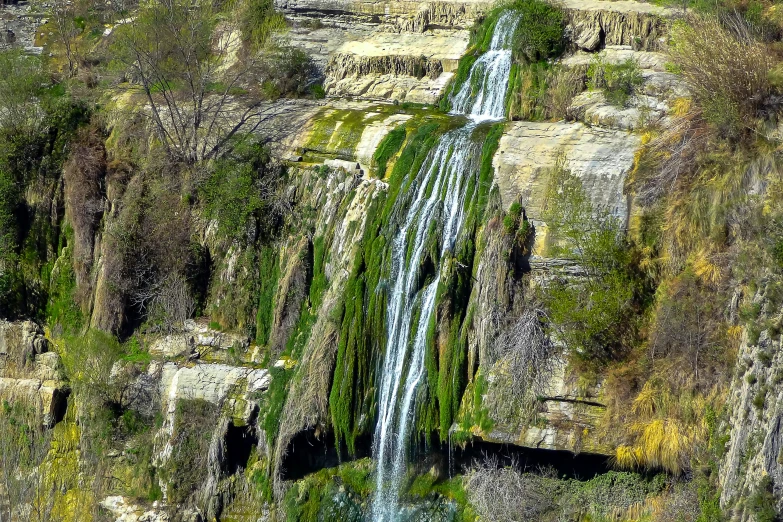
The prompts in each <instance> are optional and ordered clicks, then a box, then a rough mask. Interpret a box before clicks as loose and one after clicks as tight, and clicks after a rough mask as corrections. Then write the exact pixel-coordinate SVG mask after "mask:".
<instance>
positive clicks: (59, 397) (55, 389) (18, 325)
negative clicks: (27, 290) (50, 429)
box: [0, 320, 70, 426]
mask: <svg viewBox="0 0 783 522" xmlns="http://www.w3.org/2000/svg"><path fill="white" fill-rule="evenodd" d="M69 391H70V390H69V387H68V383H67V381H66V378H65V373H64V371H63V367H62V362H61V361H60V357H59V356H58V355H57V354H56V353H54V352H50V351H49V341H48V339H46V337H45V336H44V333H43V330H42V329H41V327H39V326H38V325H37V324H35V323H34V322H32V321H18V322H8V321H1V320H0V401H2V400H6V401H8V402H10V403H14V402H21V403H23V404H26V405H27V406H29V407H32V408H34V410H35V412H36V413H37V414H39V415H40V416H41V420H42V422H43V424H45V425H47V426H51V425H53V424H54V423H55V422H57V421H58V420H59V419H60V418H62V416H63V415H64V414H65V407H66V401H67V398H68V394H69Z"/></svg>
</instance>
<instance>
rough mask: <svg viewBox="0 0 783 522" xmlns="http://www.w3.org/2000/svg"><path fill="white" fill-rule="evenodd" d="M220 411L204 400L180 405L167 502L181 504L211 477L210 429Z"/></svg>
mask: <svg viewBox="0 0 783 522" xmlns="http://www.w3.org/2000/svg"><path fill="white" fill-rule="evenodd" d="M218 413H219V409H218V407H217V406H215V405H213V404H211V403H209V402H207V401H205V400H202V399H194V400H179V401H177V411H176V418H175V421H174V433H173V439H174V440H173V441H172V442H171V444H172V447H173V451H172V453H171V460H170V461H169V463H168V464H167V468H168V469H167V470H166V471H167V474H168V477H169V480H168V489H167V490H166V491H167V494H168V498H169V499H171V500H173V501H174V502H178V503H181V502H183V501H185V499H187V498H188V496H190V494H191V493H192V492H193V491H195V490H196V488H197V487H198V486H199V485H200V484H201V483H202V482H203V480H204V478H206V475H207V473H208V470H207V463H208V458H209V444H210V440H211V439H212V430H211V429H210V428H211V427H214V426H215V422H216V420H217V416H218Z"/></svg>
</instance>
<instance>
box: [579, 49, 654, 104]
mask: <svg viewBox="0 0 783 522" xmlns="http://www.w3.org/2000/svg"><path fill="white" fill-rule="evenodd" d="M587 77H588V78H589V80H588V83H587V85H588V87H589V88H590V89H603V92H604V97H605V98H606V100H607V101H608V102H609V103H611V104H612V105H616V106H618V107H622V106H624V105H625V104H626V103H627V102H628V98H629V97H630V96H631V95H632V94H633V92H634V89H636V88H637V87H638V86H640V85H641V84H642V81H643V80H642V73H641V70H640V69H639V64H638V63H637V62H636V61H635V60H634V59H633V58H628V59H627V60H625V61H623V62H620V63H610V62H607V61H606V60H604V58H603V57H602V56H601V55H600V54H597V55H595V56H594V57H593V59H592V60H591V62H590V67H589V68H588V69H587Z"/></svg>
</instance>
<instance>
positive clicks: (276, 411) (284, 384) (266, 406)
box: [259, 366, 293, 447]
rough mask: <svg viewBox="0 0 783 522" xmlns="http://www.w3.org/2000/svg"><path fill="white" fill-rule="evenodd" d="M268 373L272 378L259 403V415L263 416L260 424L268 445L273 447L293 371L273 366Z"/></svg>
mask: <svg viewBox="0 0 783 522" xmlns="http://www.w3.org/2000/svg"><path fill="white" fill-rule="evenodd" d="M269 374H270V376H271V377H272V380H271V381H270V383H269V390H268V391H267V392H266V394H265V395H264V399H263V401H262V402H261V404H260V409H261V411H260V413H259V416H263V422H262V425H263V427H264V432H265V433H266V436H267V440H268V441H269V446H270V447H274V444H275V441H276V440H277V434H278V432H279V430H280V420H281V418H282V415H283V407H284V406H285V400H286V398H287V397H288V382H289V381H290V380H291V377H292V376H293V372H292V371H289V370H286V369H284V368H278V367H276V366H273V367H271V368H269Z"/></svg>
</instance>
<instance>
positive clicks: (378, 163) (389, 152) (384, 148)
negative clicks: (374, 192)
mask: <svg viewBox="0 0 783 522" xmlns="http://www.w3.org/2000/svg"><path fill="white" fill-rule="evenodd" d="M406 135H407V131H406V130H405V126H404V125H400V126H399V127H397V128H395V129H393V130H391V131H390V132H389V133H388V134H387V135H386V136H384V138H383V140H381V143H380V144H379V145H378V149H377V150H376V151H375V154H373V156H372V160H373V163H374V164H375V167H376V168H377V169H378V170H377V172H376V176H377V177H378V178H380V179H383V178H385V177H386V164H387V163H388V162H389V160H390V159H391V158H392V157H393V156H395V155H396V154H397V153H398V152H399V151H400V148H401V147H402V144H403V143H404V142H405V137H406Z"/></svg>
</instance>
